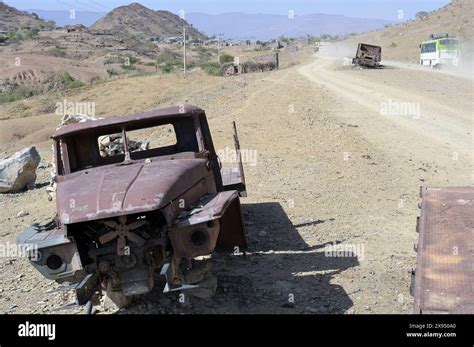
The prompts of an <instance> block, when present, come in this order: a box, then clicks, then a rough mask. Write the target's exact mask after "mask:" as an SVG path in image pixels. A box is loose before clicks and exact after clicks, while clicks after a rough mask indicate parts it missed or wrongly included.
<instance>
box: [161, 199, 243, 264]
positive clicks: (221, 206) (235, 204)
mask: <svg viewBox="0 0 474 347" xmlns="http://www.w3.org/2000/svg"><path fill="white" fill-rule="evenodd" d="M197 205H198V206H197V207H194V208H193V209H192V210H190V211H187V213H186V214H185V215H184V216H179V217H178V218H177V219H176V220H175V222H174V224H173V225H172V227H171V228H170V230H169V233H168V235H169V238H170V241H171V244H172V246H173V250H174V254H175V256H176V257H179V258H186V259H192V258H195V257H197V256H201V255H207V254H210V253H211V252H212V251H213V250H214V249H217V250H222V251H234V250H236V249H238V250H245V249H246V247H247V243H246V239H245V228H244V223H243V218H242V210H241V206H240V200H239V194H238V191H236V190H232V191H224V192H220V193H214V194H209V195H207V196H205V197H202V198H201V199H200V200H199V202H198V204H197Z"/></svg>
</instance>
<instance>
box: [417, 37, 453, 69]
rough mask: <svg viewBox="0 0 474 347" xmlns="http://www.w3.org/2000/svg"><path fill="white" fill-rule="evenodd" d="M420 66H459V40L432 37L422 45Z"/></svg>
mask: <svg viewBox="0 0 474 347" xmlns="http://www.w3.org/2000/svg"><path fill="white" fill-rule="evenodd" d="M420 48H421V53H420V65H422V66H431V67H435V66H437V65H439V64H448V65H454V66H456V65H458V64H459V59H460V49H459V48H460V45H459V40H458V39H456V38H454V37H448V35H446V36H443V37H432V38H431V39H430V40H428V41H424V42H422V43H421V45H420Z"/></svg>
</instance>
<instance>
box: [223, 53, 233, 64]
mask: <svg viewBox="0 0 474 347" xmlns="http://www.w3.org/2000/svg"><path fill="white" fill-rule="evenodd" d="M219 61H220V63H221V64H226V63H232V62H234V57H233V56H231V55H230V54H227V53H224V54H222V55H221V56H220V59H219Z"/></svg>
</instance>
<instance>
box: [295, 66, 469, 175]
mask: <svg viewBox="0 0 474 347" xmlns="http://www.w3.org/2000/svg"><path fill="white" fill-rule="evenodd" d="M298 72H299V73H300V74H302V75H303V76H305V77H306V78H308V79H309V80H310V81H312V82H315V83H317V84H320V85H323V86H325V87H326V88H328V89H330V90H331V91H333V92H334V93H336V94H337V95H338V96H340V97H341V98H342V99H344V100H345V101H347V102H348V103H345V104H344V107H343V108H352V112H341V114H344V116H345V117H350V118H351V120H352V121H359V124H361V123H362V124H361V128H362V129H363V130H364V131H365V135H366V136H367V137H368V138H369V139H372V140H375V141H376V142H377V143H379V144H381V145H382V146H387V145H388V146H389V148H387V149H388V151H392V150H397V149H398V150H402V151H404V152H405V153H406V152H408V151H411V152H415V153H416V154H417V156H418V157H419V158H427V157H433V154H436V157H437V158H438V159H441V160H442V161H444V162H445V163H446V159H450V160H451V161H452V160H453V158H454V160H456V159H455V158H457V159H458V160H460V161H464V162H466V163H467V164H468V165H470V166H471V167H472V163H473V156H472V155H473V148H474V146H473V128H474V126H473V125H474V123H473V117H472V114H468V113H466V110H465V109H462V108H458V107H457V105H456V103H455V102H454V100H453V103H452V104H450V105H443V104H440V103H438V102H437V101H436V99H435V98H427V97H425V96H420V95H417V94H416V93H412V92H408V91H405V90H402V89H399V88H398V89H397V88H393V87H391V86H390V85H387V84H385V83H381V81H380V80H377V79H376V77H377V76H378V75H379V74H374V78H373V79H370V83H367V80H363V79H359V78H357V77H355V76H353V75H350V74H348V73H347V71H344V70H336V69H335V67H334V61H333V60H331V59H317V60H315V61H314V62H313V63H310V64H308V65H305V66H302V67H300V68H298ZM369 72H370V71H369ZM400 74H405V75H406V78H407V79H410V78H411V76H410V71H408V70H404V69H400ZM426 76H428V78H429V74H428V73H427V74H426ZM416 82H417V81H416V80H415V79H413V81H410V83H415V84H416ZM390 100H392V101H394V102H399V103H403V102H406V103H408V102H415V103H418V105H419V108H420V113H419V117H411V116H407V115H392V116H391V115H384V114H383V113H382V111H381V110H382V106H383V105H384V104H383V103H385V105H386V104H387V103H389V101H390ZM394 143H397V146H396V147H397V148H393V144H394ZM448 162H449V161H448Z"/></svg>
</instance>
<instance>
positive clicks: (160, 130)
mask: <svg viewBox="0 0 474 347" xmlns="http://www.w3.org/2000/svg"><path fill="white" fill-rule="evenodd" d="M144 132H146V136H147V138H148V139H149V140H150V143H149V144H148V145H147V146H146V147H144V148H137V147H136V146H130V143H132V141H134V139H137V137H136V136H139V137H140V138H142V137H143V136H144V134H145V133H144ZM117 134H119V135H120V138H121V144H122V146H121V147H122V148H121V150H119V151H115V152H112V153H111V154H110V153H109V154H110V155H106V154H104V152H103V151H101V146H100V145H101V141H102V140H103V139H104V137H106V136H114V138H116V136H117ZM52 138H53V140H54V150H55V168H56V173H57V174H56V177H55V180H56V182H57V194H56V195H57V217H56V219H55V221H54V222H52V223H49V224H47V225H41V226H40V225H33V226H32V227H30V228H29V229H27V230H26V231H24V232H23V233H22V234H20V235H19V236H18V240H17V242H18V243H19V244H21V245H23V246H27V247H28V248H29V249H30V250H36V254H37V255H39V256H37V257H35V258H32V259H30V260H31V262H32V264H33V265H34V266H35V267H36V268H37V269H38V270H39V271H40V272H41V273H42V274H43V275H44V276H45V277H46V278H48V279H51V280H56V281H58V282H69V283H73V287H74V288H75V289H76V293H77V297H78V303H79V304H85V303H87V302H89V300H90V299H91V297H92V296H93V295H94V293H95V292H97V291H99V292H100V291H101V290H106V291H107V292H108V293H109V294H110V297H111V298H112V299H113V298H116V301H117V302H121V303H123V302H125V303H128V302H129V301H130V300H129V299H130V298H131V297H132V296H134V295H139V294H144V293H147V292H149V291H150V290H151V289H152V288H153V285H154V273H155V272H160V273H161V274H162V275H165V276H166V280H167V283H166V287H165V291H169V290H181V289H186V288H189V287H192V285H194V284H196V283H197V282H199V281H200V280H201V279H202V278H200V276H201V273H202V269H199V265H197V266H195V264H196V262H195V258H196V257H198V256H203V255H208V254H210V253H212V252H213V251H214V250H223V251H232V252H233V251H235V250H239V251H240V252H244V251H245V249H246V246H247V244H246V238H245V229H244V223H243V219H242V212H241V205H240V199H239V196H245V195H246V192H245V189H246V188H245V182H244V178H243V172H242V164H241V162H240V167H239V168H236V169H222V168H221V166H220V162H219V160H218V157H217V155H216V151H215V149H214V145H213V141H212V137H211V133H210V130H209V126H208V123H207V119H206V115H205V113H204V111H203V110H201V109H199V108H197V107H193V106H181V107H175V108H169V109H164V110H155V111H151V112H146V113H142V114H136V115H129V116H125V117H113V118H111V119H101V120H96V121H91V122H83V123H78V124H73V125H67V126H64V127H61V128H59V129H58V131H57V132H56V133H55V134H54V135H53V137H52ZM160 140H161V141H160ZM234 140H235V142H236V147H237V148H236V151H237V154H238V157H239V153H240V149H239V145H238V139H237V134H236V131H235V125H234ZM196 269H197V270H198V271H195V270H196ZM201 277H202V276H201ZM113 300H114V299H113ZM120 306H123V304H120Z"/></svg>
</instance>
